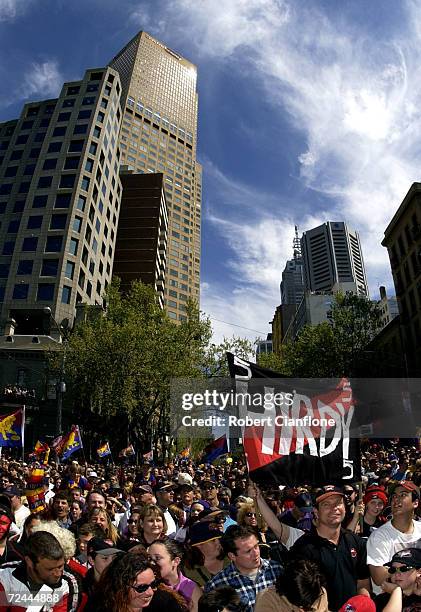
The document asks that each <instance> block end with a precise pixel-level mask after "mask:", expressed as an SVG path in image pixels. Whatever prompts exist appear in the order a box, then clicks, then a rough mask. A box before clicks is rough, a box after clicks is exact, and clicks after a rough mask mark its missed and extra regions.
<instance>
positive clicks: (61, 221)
mask: <svg viewBox="0 0 421 612" xmlns="http://www.w3.org/2000/svg"><path fill="white" fill-rule="evenodd" d="M120 94H121V84H120V78H119V75H118V73H117V72H116V71H115V70H113V69H112V68H103V69H100V70H98V69H94V70H87V71H86V73H85V76H84V78H83V79H82V80H81V81H76V82H72V83H65V84H64V85H63V88H62V90H61V93H60V96H59V98H58V99H55V100H44V101H42V102H33V103H29V104H26V105H25V106H24V108H23V111H22V113H21V116H20V118H19V119H17V120H15V121H9V122H6V123H3V124H0V307H1V312H0V319H2V320H3V322H4V321H6V320H8V319H10V318H12V319H14V320H15V321H16V323H17V326H16V332H17V333H18V334H37V333H43V332H46V331H49V327H50V323H51V321H50V316H49V315H48V316H46V315H45V312H44V309H45V308H46V307H47V306H48V307H49V308H50V309H51V314H52V315H53V317H54V318H55V319H56V321H58V322H59V323H61V322H62V321H63V319H68V322H70V323H71V322H72V321H73V318H74V315H75V307H76V304H77V303H79V302H84V303H87V304H102V301H103V296H104V290H105V289H106V287H107V285H108V283H109V282H110V280H111V275H112V265H113V258H114V248H115V241H116V234H117V222H118V215H119V207H120V201H121V190H122V188H121V181H120V178H119V162H120V159H119V155H120V153H119V149H118V146H117V140H118V135H119V131H120V125H121V119H122V112H121V109H120Z"/></svg>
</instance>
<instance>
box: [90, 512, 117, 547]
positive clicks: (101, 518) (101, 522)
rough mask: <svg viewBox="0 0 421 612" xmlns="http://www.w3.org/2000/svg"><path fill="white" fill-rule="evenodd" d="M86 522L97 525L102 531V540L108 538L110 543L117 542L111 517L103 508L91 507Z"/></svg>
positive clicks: (115, 529)
mask: <svg viewBox="0 0 421 612" xmlns="http://www.w3.org/2000/svg"><path fill="white" fill-rule="evenodd" d="M86 522H87V523H92V524H94V525H98V527H100V528H101V529H102V531H103V532H104V540H110V542H111V543H112V544H117V541H118V531H117V528H116V527H115V526H114V525H113V524H112V522H111V517H110V515H109V514H108V512H107V511H106V510H105V508H93V509H92V510H91V511H90V512H89V514H88V520H87V521H86Z"/></svg>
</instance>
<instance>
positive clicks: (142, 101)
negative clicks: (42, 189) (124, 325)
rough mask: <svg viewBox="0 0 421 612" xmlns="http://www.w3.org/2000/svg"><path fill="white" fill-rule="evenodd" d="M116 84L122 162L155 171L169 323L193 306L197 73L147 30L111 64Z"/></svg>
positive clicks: (196, 290)
mask: <svg viewBox="0 0 421 612" xmlns="http://www.w3.org/2000/svg"><path fill="white" fill-rule="evenodd" d="M109 65H110V66H111V67H112V68H114V69H115V70H116V71H118V73H119V75H120V79H121V84H122V96H121V106H122V109H123V116H122V125H121V132H120V139H119V144H120V151H121V163H122V164H126V165H127V166H128V167H129V169H131V170H132V171H134V172H135V173H155V172H157V173H162V174H163V176H164V189H165V196H166V201H167V205H168V217H169V219H168V252H167V265H166V284H165V304H166V310H167V312H168V314H169V316H170V317H171V318H172V319H173V320H174V321H182V320H184V319H185V318H186V315H185V312H186V302H187V300H188V299H189V298H192V299H194V300H196V301H197V302H198V301H199V282H200V221H201V183H202V177H201V175H202V170H201V166H200V164H199V163H198V162H197V161H196V143H197V114H198V96H197V91H196V79H197V69H196V66H194V65H193V64H192V63H191V62H189V61H188V60H186V59H184V58H183V57H181V56H180V55H179V54H177V53H176V52H174V51H172V50H171V49H169V48H168V47H166V46H165V45H164V44H162V43H161V42H159V41H158V40H156V39H154V38H153V37H152V36H150V35H149V34H147V33H146V32H140V33H139V34H137V35H136V36H135V37H134V38H133V39H132V40H131V41H130V42H129V43H128V44H127V45H126V46H125V47H124V49H122V50H121V51H120V52H119V53H118V54H117V55H116V56H115V57H114V58H113V59H112V60H111V62H110V64H109Z"/></svg>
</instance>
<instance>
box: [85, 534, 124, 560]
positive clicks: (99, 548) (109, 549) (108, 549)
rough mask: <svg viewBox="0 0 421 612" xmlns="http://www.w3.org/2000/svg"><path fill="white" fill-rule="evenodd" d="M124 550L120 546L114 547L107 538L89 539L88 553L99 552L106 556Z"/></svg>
mask: <svg viewBox="0 0 421 612" xmlns="http://www.w3.org/2000/svg"><path fill="white" fill-rule="evenodd" d="M120 552H124V551H123V550H121V549H120V548H114V546H112V545H111V544H108V543H107V542H106V541H105V540H102V539H101V538H91V539H90V540H89V541H88V555H92V554H93V553H94V554H99V555H103V556H104V557H109V556H110V555H115V554H117V553H120Z"/></svg>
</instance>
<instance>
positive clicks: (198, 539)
mask: <svg viewBox="0 0 421 612" xmlns="http://www.w3.org/2000/svg"><path fill="white" fill-rule="evenodd" d="M210 525H211V523H210V522H209V521H208V520H206V521H203V522H202V521H199V522H197V523H194V524H193V525H192V526H191V527H190V530H189V538H190V544H191V546H197V545H198V544H204V543H205V542H211V541H212V540H218V539H220V538H221V536H222V531H219V530H217V529H211V527H210Z"/></svg>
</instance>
